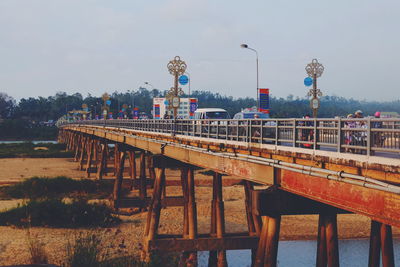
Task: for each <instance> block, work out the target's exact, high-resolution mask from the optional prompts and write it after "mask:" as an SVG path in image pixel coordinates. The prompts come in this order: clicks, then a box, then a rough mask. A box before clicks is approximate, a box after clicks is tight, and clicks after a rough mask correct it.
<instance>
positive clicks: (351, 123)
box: [344, 114, 356, 152]
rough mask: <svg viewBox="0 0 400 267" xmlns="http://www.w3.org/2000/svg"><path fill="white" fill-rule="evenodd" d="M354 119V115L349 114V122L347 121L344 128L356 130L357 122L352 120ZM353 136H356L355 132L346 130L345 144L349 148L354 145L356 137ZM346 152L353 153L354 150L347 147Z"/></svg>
mask: <svg viewBox="0 0 400 267" xmlns="http://www.w3.org/2000/svg"><path fill="white" fill-rule="evenodd" d="M353 118H354V115H353V114H348V115H347V119H348V120H346V121H345V123H344V128H349V129H351V128H356V123H355V121H353V120H351V119H353ZM353 135H354V131H350V130H345V134H344V136H345V144H346V145H347V146H351V145H354V137H353ZM345 152H353V149H352V148H351V147H346V148H345Z"/></svg>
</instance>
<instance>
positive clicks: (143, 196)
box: [139, 151, 147, 200]
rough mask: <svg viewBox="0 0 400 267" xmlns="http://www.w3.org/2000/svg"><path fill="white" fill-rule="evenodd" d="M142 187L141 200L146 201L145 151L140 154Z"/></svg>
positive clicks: (140, 186)
mask: <svg viewBox="0 0 400 267" xmlns="http://www.w3.org/2000/svg"><path fill="white" fill-rule="evenodd" d="M139 179H140V181H139V183H140V185H139V197H140V198H141V199H143V200H144V199H145V198H146V196H147V191H146V189H147V188H146V154H145V152H144V151H143V152H142V153H141V154H140V177H139Z"/></svg>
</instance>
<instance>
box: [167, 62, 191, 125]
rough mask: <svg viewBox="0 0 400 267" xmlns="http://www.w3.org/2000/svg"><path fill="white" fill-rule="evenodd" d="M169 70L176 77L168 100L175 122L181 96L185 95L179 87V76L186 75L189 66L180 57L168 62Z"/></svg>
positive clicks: (168, 94)
mask: <svg viewBox="0 0 400 267" xmlns="http://www.w3.org/2000/svg"><path fill="white" fill-rule="evenodd" d="M167 68H168V71H169V73H170V74H171V75H173V76H174V87H171V89H170V90H169V91H168V93H167V97H166V98H167V99H168V103H169V107H170V108H173V109H174V120H175V119H176V117H177V113H178V108H179V105H180V98H179V96H181V95H183V90H182V88H180V87H178V86H179V76H181V75H183V74H184V73H185V71H186V68H187V65H186V63H185V61H183V60H181V58H180V57H179V56H176V57H174V59H173V60H171V61H170V62H168V65H167Z"/></svg>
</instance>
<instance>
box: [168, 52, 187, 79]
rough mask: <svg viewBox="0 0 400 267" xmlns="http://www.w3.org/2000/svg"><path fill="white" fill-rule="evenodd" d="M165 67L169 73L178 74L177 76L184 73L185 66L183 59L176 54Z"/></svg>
mask: <svg viewBox="0 0 400 267" xmlns="http://www.w3.org/2000/svg"><path fill="white" fill-rule="evenodd" d="M167 67H168V70H169V73H171V75H178V77H179V76H181V75H182V74H184V73H185V70H186V67H187V66H186V63H185V61H183V60H181V58H180V57H179V56H176V57H174V59H173V60H171V61H170V62H169V63H168V65H167Z"/></svg>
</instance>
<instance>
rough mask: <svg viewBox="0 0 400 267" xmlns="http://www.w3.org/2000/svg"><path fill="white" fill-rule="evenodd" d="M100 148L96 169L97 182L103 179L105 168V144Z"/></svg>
mask: <svg viewBox="0 0 400 267" xmlns="http://www.w3.org/2000/svg"><path fill="white" fill-rule="evenodd" d="M100 147H101V152H100V153H101V155H100V165H99V166H98V167H97V179H99V180H101V179H103V172H104V168H105V166H107V143H105V142H104V143H102V144H101V146H100ZM104 165H105V166H104Z"/></svg>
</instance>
